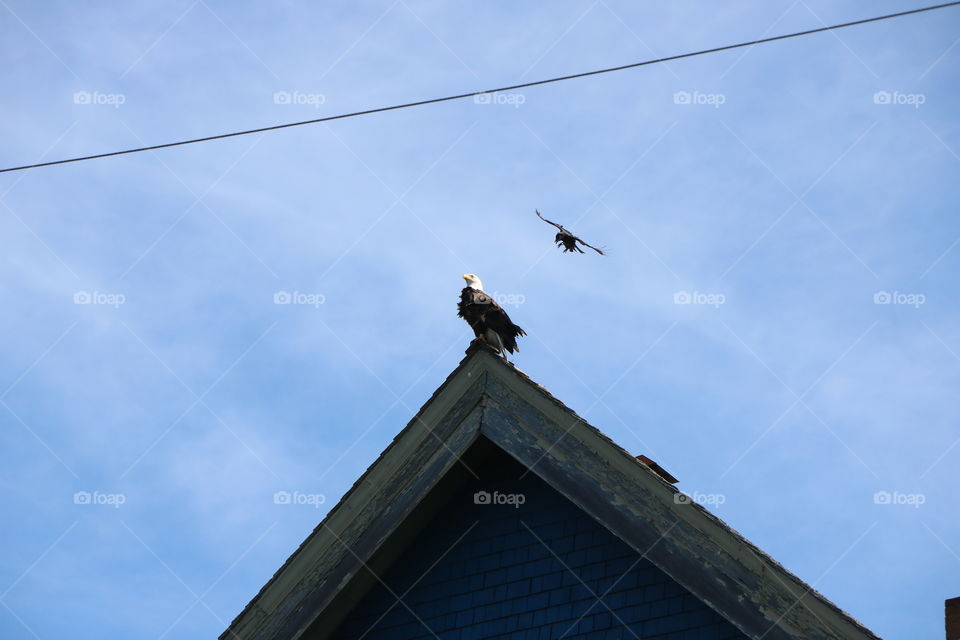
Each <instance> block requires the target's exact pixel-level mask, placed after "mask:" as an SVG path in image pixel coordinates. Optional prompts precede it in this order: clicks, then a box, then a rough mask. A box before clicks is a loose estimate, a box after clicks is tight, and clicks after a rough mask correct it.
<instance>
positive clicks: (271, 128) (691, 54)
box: [0, 0, 960, 173]
mask: <svg viewBox="0 0 960 640" xmlns="http://www.w3.org/2000/svg"><path fill="white" fill-rule="evenodd" d="M958 5H960V0H956V1H954V2H944V3H942V4H936V5H930V6H926V7H920V8H916V9H909V10H906V11H898V12H896V13H888V14H885V15H881V16H874V17H872V18H863V19H860V20H852V21H850V22H843V23H840V24H833V25H828V26H823V27H817V28H814V29H806V30H804V31H795V32H792V33H786V34H781V35H778V36H770V37H767V38H758V39H756V40H749V41H746V42H738V43H736V44H728V45H723V46H719V47H711V48H709V49H700V50H699V51H690V52H687V53H680V54H676V55H672V56H666V57H663V58H654V59H651V60H643V61H641V62H633V63H630V64H623V65H619V66H616V67H606V68H603V69H595V70H593V71H583V72H580V73H571V74H568V75H563V76H555V77H552V78H545V79H542V80H533V81H530V82H522V83H519V84H512V85H507V86H504V87H498V88H496V89H485V90H482V91H470V92H468V93H458V94H455V95H449V96H443V97H439V98H429V99H426V100H416V101H414V102H405V103H402V104H395V105H390V106H387V107H376V108H373V109H364V110H362V111H352V112H349V113H340V114H337V115H332V116H324V117H322V118H312V119H310V120H300V121H297V122H286V123H283V124H275V125H270V126H266V127H257V128H256V129H245V130H243V131H233V132H230V133H220V134H216V135H210V136H203V137H200V138H190V139H188V140H178V141H176V142H165V143H162V144H154V145H148V146H143V147H133V148H130V149H121V150H119V151H107V152H104V153H94V154H90V155H84V156H77V157H73V158H63V159H60V160H49V161H47V162H37V163H34V164H25V165H20V166H15V167H7V168H5V169H0V173H9V172H13V171H24V170H26V169H36V168H39V167H51V166H55V165H61V164H68V163H72V162H83V161H85V160H96V159H98V158H109V157H112V156H121V155H126V154H130V153H140V152H143V151H156V150H158V149H169V148H171V147H181V146H184V145H189V144H197V143H200V142H210V141H212V140H223V139H225V138H236V137H238V136H248V135H252V134H255V133H264V132H267V131H277V130H279V129H289V128H291V127H302V126H305V125H310V124H319V123H321V122H333V121H334V120H345V119H347V118H357V117H359V116H367V115H371V114H374V113H384V112H387V111H397V110H400V109H410V108H412V107H422V106H425V105H429V104H437V103H440V102H451V101H453V100H463V99H465V98H472V97H476V96H484V95H492V94H497V93H505V92H507V91H514V90H516V89H527V88H529V87H536V86H540V85H545V84H552V83H556V82H564V81H566V80H575V79H577V78H586V77H589V76H597V75H601V74H605V73H613V72H615V71H624V70H626V69H636V68H638V67H646V66H649V65H654V64H661V63H664V62H671V61H674V60H682V59H684V58H693V57H696V56H703V55H707V54H711V53H719V52H721V51H730V50H731V49H740V48H743V47H752V46H755V45H758V44H766V43H769V42H776V41H778V40H787V39H790V38H799V37H801V36H808V35H812V34H815V33H823V32H826V31H836V30H837V29H846V28H848V27H853V26H857V25H863V24H868V23H871V22H880V21H882V20H890V19H893V18H901V17H904V16H909V15H914V14H918V13H925V12H928V11H935V10H938V9H945V8H947V7H955V6H958Z"/></svg>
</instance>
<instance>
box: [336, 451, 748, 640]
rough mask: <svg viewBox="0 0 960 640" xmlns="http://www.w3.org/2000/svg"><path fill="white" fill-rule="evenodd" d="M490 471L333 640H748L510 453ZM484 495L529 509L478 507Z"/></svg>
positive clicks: (460, 496) (427, 531)
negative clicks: (514, 499)
mask: <svg viewBox="0 0 960 640" xmlns="http://www.w3.org/2000/svg"><path fill="white" fill-rule="evenodd" d="M488 464H491V465H494V466H493V467H492V469H486V470H485V472H484V471H481V472H480V476H481V478H483V479H482V480H478V481H476V482H474V483H473V484H472V485H470V486H468V487H466V488H465V489H464V490H463V491H461V492H458V493H457V494H456V495H455V496H454V497H453V498H452V499H451V500H450V501H449V503H448V504H447V505H446V506H445V507H444V508H443V509H441V511H440V513H439V514H438V516H437V517H436V518H435V521H434V522H431V523H430V524H429V525H427V526H426V527H425V528H424V530H423V531H422V532H421V534H420V535H419V536H418V537H417V539H416V540H415V542H414V543H413V544H411V545H410V546H409V547H408V548H407V549H406V550H405V551H404V552H403V553H402V554H401V556H400V557H399V558H397V559H396V562H395V563H394V564H393V566H392V567H390V569H389V570H388V571H386V572H385V573H384V574H383V575H381V576H380V578H381V579H382V580H383V582H384V583H385V584H386V586H385V585H384V584H377V585H376V586H374V587H373V588H372V589H371V590H370V591H369V592H368V593H367V594H366V595H365V596H364V597H363V598H362V599H361V600H360V602H359V603H358V604H357V605H356V606H355V607H354V609H353V611H351V612H350V613H349V614H348V615H347V616H346V618H345V619H344V621H343V622H342V623H341V624H340V626H339V628H338V629H337V630H336V631H335V632H334V633H333V636H332V637H333V638H334V639H335V640H350V639H354V640H356V639H359V638H367V639H369V640H414V639H419V638H423V639H433V638H435V637H439V638H441V639H442V640H476V639H479V638H497V639H498V640H514V639H516V640H557V639H559V638H571V639H590V640H621V639H622V640H632V639H636V638H642V639H644V640H646V639H648V638H651V639H654V638H655V639H657V640H741V639H745V638H746V636H744V635H743V634H742V633H740V632H739V631H737V629H736V628H735V627H733V626H732V625H731V624H730V623H729V622H727V621H726V620H724V619H723V618H722V617H720V615H719V614H717V613H716V612H714V611H713V610H712V609H710V608H709V607H708V606H706V605H705V604H704V603H703V602H701V601H700V600H698V599H697V598H696V597H695V596H693V595H692V594H691V593H690V592H689V591H687V590H686V589H684V588H683V587H682V586H680V585H679V584H677V583H676V582H674V581H673V580H671V579H670V578H669V577H668V576H667V575H666V574H664V573H663V572H662V571H660V570H659V569H658V568H656V567H655V566H654V565H653V564H651V563H650V562H649V561H647V560H645V559H643V558H641V557H640V555H639V554H638V553H637V552H636V551H634V550H633V549H631V548H630V547H628V546H627V545H626V544H625V543H623V542H622V541H621V540H620V539H619V538H617V537H616V536H614V535H613V534H612V533H610V532H609V531H608V530H607V529H605V528H604V527H603V526H602V525H600V524H599V523H597V522H596V521H595V520H593V519H592V518H591V517H590V516H588V515H587V514H586V513H584V512H583V511H581V510H580V509H579V508H578V507H576V506H575V505H574V504H573V503H571V502H570V501H569V500H567V499H566V498H565V497H563V496H562V495H560V494H559V493H558V492H556V491H555V490H554V489H552V488H551V487H550V486H548V485H547V484H546V483H544V482H543V481H542V480H540V479H539V478H538V477H537V476H536V475H534V474H533V473H528V474H526V475H523V473H524V469H523V468H522V467H520V466H519V465H518V464H517V463H516V462H514V461H513V460H512V459H510V458H507V457H506V456H497V457H496V458H495V459H492V460H489V461H488ZM491 471H492V472H491ZM490 478H494V480H491V479H490ZM477 491H486V492H488V493H489V494H491V495H492V494H493V493H494V491H496V492H498V495H500V496H504V495H522V496H523V498H524V503H523V504H522V505H521V506H519V507H515V506H513V505H510V504H476V503H475V500H474V494H475V493H476V492H477ZM388 587H389V588H388ZM398 597H399V598H400V600H398V599H397V598H398Z"/></svg>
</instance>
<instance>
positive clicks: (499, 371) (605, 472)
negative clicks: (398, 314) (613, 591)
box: [221, 341, 877, 640]
mask: <svg viewBox="0 0 960 640" xmlns="http://www.w3.org/2000/svg"><path fill="white" fill-rule="evenodd" d="M480 435H483V436H484V437H486V438H487V439H489V440H490V441H492V442H493V443H495V444H496V445H497V446H499V447H500V448H502V449H503V450H504V451H506V452H507V453H508V454H510V455H511V456H513V457H514V458H516V459H517V460H518V461H520V462H521V463H522V464H524V465H525V466H527V467H528V468H530V469H531V470H532V472H534V473H536V474H537V475H538V476H540V477H541V478H543V479H544V480H545V481H546V482H547V483H548V484H550V485H551V486H553V487H554V488H555V489H557V490H558V491H560V492H561V493H562V494H564V495H565V496H567V497H568V498H569V499H570V500H572V501H573V502H574V503H576V504H577V505H578V506H579V507H580V508H582V509H583V510H584V511H586V512H587V513H589V514H591V515H592V516H593V517H594V518H596V519H597V520H598V521H599V522H601V523H602V524H603V525H604V526H606V527H607V528H608V529H610V530H611V531H612V532H613V533H614V534H616V535H617V536H619V537H620V538H621V539H623V540H624V541H625V542H626V543H627V544H629V545H631V546H632V547H633V548H634V549H636V550H637V551H638V552H640V553H641V554H645V555H646V557H647V558H648V559H649V560H650V561H652V562H653V563H654V564H655V565H657V566H658V567H659V568H660V569H661V570H663V571H664V572H665V573H667V574H668V575H670V576H671V577H672V578H673V579H674V580H676V581H677V582H678V583H680V584H681V585H683V586H684V587H685V588H687V589H688V590H689V591H691V592H692V593H693V594H694V595H696V596H697V597H699V598H700V599H702V600H703V601H704V602H706V603H707V604H709V605H710V606H711V607H713V608H714V609H715V610H716V611H717V612H718V613H720V614H721V615H722V616H724V617H725V618H726V619H728V620H729V621H730V622H731V623H732V624H734V625H736V626H737V627H738V628H740V629H741V630H742V631H743V632H744V633H746V634H747V635H749V636H751V637H755V638H759V637H763V638H764V639H766V640H779V639H787V638H797V639H799V638H803V639H809V640H817V639H823V640H827V639H835V638H843V639H848V638H849V639H876V638H877V636H875V635H874V634H873V633H871V632H870V631H869V630H868V629H866V628H865V627H863V626H862V625H861V624H860V623H859V622H857V621H856V620H855V619H853V618H852V617H851V616H850V615H848V614H847V613H845V612H844V611H842V610H841V609H840V608H838V607H837V606H836V605H834V604H833V603H832V602H830V601H829V600H827V599H826V598H824V597H823V596H822V595H820V594H819V593H818V592H816V591H814V590H813V589H812V587H810V586H808V585H807V584H806V583H804V582H803V581H802V580H800V579H799V578H797V577H796V576H794V575H793V574H792V573H790V572H789V571H787V570H786V569H785V568H784V567H783V566H782V565H780V564H779V563H778V562H776V561H775V560H773V559H772V558H771V557H770V556H768V555H767V554H766V553H764V552H763V551H761V550H760V549H758V548H757V547H756V546H754V545H753V544H751V543H750V542H749V541H748V540H746V539H745V538H744V537H743V536H741V535H740V534H739V533H737V532H736V531H734V530H733V529H731V528H730V527H729V526H727V525H726V524H725V523H724V522H722V521H721V520H720V519H719V518H717V517H716V516H714V515H713V514H711V513H710V512H708V511H707V510H706V509H704V508H703V507H701V506H700V505H698V504H696V503H691V502H689V501H687V502H681V503H680V504H678V502H677V501H675V500H674V496H675V495H676V493H677V489H676V488H675V487H673V486H672V485H671V484H669V483H668V482H666V481H665V480H664V479H663V478H661V477H660V476H659V475H657V473H656V472H655V471H654V470H652V469H650V468H649V467H647V466H646V465H644V464H643V463H641V462H639V461H637V460H636V459H635V458H634V457H633V456H632V455H631V454H630V453H628V452H627V451H625V450H624V449H622V448H621V447H619V446H618V445H616V444H615V443H614V442H613V441H612V440H610V439H609V438H608V437H607V436H605V435H604V434H603V433H601V432H600V431H599V430H598V429H596V428H595V427H592V426H591V425H589V424H588V423H587V422H586V421H584V420H583V419H582V418H580V417H579V416H577V414H575V413H574V412H573V411H571V410H570V409H569V408H567V407H566V406H565V405H563V403H561V402H560V401H559V400H557V399H556V398H554V397H553V396H552V395H551V394H550V393H549V392H547V391H546V389H544V388H543V387H541V386H539V385H537V384H536V383H534V382H533V381H532V380H530V378H529V377H527V376H526V375H525V374H523V373H522V372H520V371H519V370H518V369H516V368H515V367H513V366H512V365H508V364H506V363H504V362H503V360H502V359H501V358H499V357H498V356H497V355H495V354H494V352H493V351H492V350H490V349H489V348H488V347H486V346H484V345H483V344H482V343H479V342H476V341H475V342H474V343H472V344H471V346H470V348H469V349H468V350H467V357H466V358H464V359H463V361H461V363H460V365H459V366H458V367H457V368H456V369H455V370H454V371H453V372H452V373H451V374H450V375H449V376H448V377H447V379H446V381H444V383H443V384H442V385H441V386H440V388H438V389H437V391H436V392H434V394H433V395H432V396H431V397H430V399H429V400H428V401H427V402H426V404H424V406H423V407H422V408H421V410H420V411H419V412H418V413H417V415H416V416H414V418H413V420H411V421H410V423H409V424H408V425H407V426H406V427H405V428H404V429H403V431H401V432H400V433H399V434H398V435H397V436H396V437H395V438H394V440H393V442H392V443H391V444H390V446H388V447H387V449H386V450H385V451H384V452H383V453H382V454H381V455H380V457H379V458H378V459H377V460H376V461H375V462H374V463H373V464H372V465H371V466H370V467H369V468H368V469H367V471H366V472H365V473H364V474H363V475H362V476H361V477H360V479H358V480H357V482H356V483H355V484H354V485H353V487H352V488H351V489H350V490H349V491H348V492H347V493H346V495H344V497H343V498H342V499H341V501H340V502H339V503H338V504H337V505H336V506H335V507H334V508H333V509H332V510H331V511H330V512H329V513H328V514H327V516H326V518H324V520H323V521H322V522H321V523H320V524H319V525H318V526H317V527H316V529H314V531H313V532H312V533H311V534H310V535H309V536H308V537H307V539H306V540H305V541H304V542H303V543H302V544H301V545H300V547H299V548H298V549H297V551H295V552H294V553H293V555H291V556H290V558H289V559H288V560H287V561H286V562H285V563H284V565H283V566H282V567H281V568H280V569H279V570H278V571H277V573H276V574H274V576H273V577H272V578H271V579H270V581H269V582H267V584H266V585H264V587H263V588H262V589H261V590H260V592H259V593H258V594H257V596H256V597H255V598H254V599H253V600H252V601H251V602H250V603H249V604H248V605H247V606H246V608H245V609H244V610H243V612H241V613H240V615H239V616H237V618H236V619H235V620H234V621H233V622H232V623H231V625H230V627H229V628H228V629H227V630H226V631H224V633H223V634H222V635H221V638H224V639H225V638H234V639H237V640H279V639H284V640H288V639H289V640H293V639H295V638H299V637H300V636H301V634H303V632H304V631H305V630H306V629H307V628H308V627H309V626H310V624H311V623H312V622H313V621H314V620H315V619H316V617H317V615H318V614H319V613H320V612H321V611H322V610H323V609H324V607H325V606H326V605H328V604H329V603H330V602H331V601H332V600H333V599H334V598H335V597H336V596H337V594H338V593H339V592H340V591H341V590H342V589H343V588H344V587H345V586H346V584H347V583H349V582H350V580H351V579H352V578H354V577H355V576H356V575H357V573H358V572H359V571H362V570H363V566H364V563H365V562H367V561H368V560H369V559H370V558H371V557H372V556H373V554H374V553H375V552H376V550H377V549H378V548H380V546H381V545H382V544H383V543H384V542H385V541H386V540H387V538H389V537H390V535H391V534H392V533H393V532H394V531H396V530H397V528H398V527H399V526H400V524H401V523H402V522H403V521H404V520H405V518H406V517H407V516H408V515H409V514H410V512H411V511H412V510H413V508H414V507H416V505H417V504H418V503H419V502H420V501H421V500H423V498H424V497H425V496H426V495H427V494H428V493H429V492H430V490H431V489H432V488H433V487H434V486H435V485H436V484H437V483H438V482H439V480H440V479H441V478H442V477H443V476H444V475H446V474H447V472H448V471H449V470H450V468H451V467H452V466H453V465H455V464H458V459H459V457H460V456H461V455H462V454H463V453H464V452H465V451H466V450H467V449H468V448H469V446H470V445H471V444H472V443H473V442H474V441H475V440H476V439H477V437H479V436H480Z"/></svg>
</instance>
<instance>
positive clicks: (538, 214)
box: [534, 209, 570, 233]
mask: <svg viewBox="0 0 960 640" xmlns="http://www.w3.org/2000/svg"><path fill="white" fill-rule="evenodd" d="M534 211H536V212H537V217H538V218H540V219H541V220H543V221H544V222H546V223H547V224H552V225H553V226H555V227H556V228H557V229H560V231H562V232H563V233H570V232H569V231H567V230H566V229H564V228H563V225H560V224H557V223H556V222H551V221H550V220H547V219H546V218H544V217H543V216H542V215H541V214H540V211H539V210H537V209H534Z"/></svg>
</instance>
